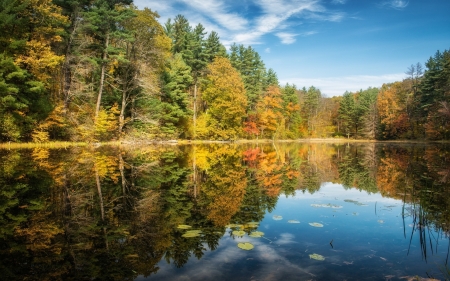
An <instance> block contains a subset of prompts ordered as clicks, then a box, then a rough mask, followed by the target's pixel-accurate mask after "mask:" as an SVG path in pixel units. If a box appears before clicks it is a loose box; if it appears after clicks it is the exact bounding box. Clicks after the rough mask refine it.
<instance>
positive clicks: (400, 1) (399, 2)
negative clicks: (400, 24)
mask: <svg viewBox="0 0 450 281" xmlns="http://www.w3.org/2000/svg"><path fill="white" fill-rule="evenodd" d="M408 4H409V1H405V0H390V1H386V2H383V3H382V4H381V5H382V6H388V7H390V8H393V9H397V10H402V9H404V8H406V7H407V6H408Z"/></svg>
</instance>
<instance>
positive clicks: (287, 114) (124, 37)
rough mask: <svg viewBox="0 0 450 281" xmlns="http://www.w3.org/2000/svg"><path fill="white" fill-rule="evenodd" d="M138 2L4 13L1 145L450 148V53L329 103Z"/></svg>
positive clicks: (78, 2) (88, 0)
mask: <svg viewBox="0 0 450 281" xmlns="http://www.w3.org/2000/svg"><path fill="white" fill-rule="evenodd" d="M132 2H133V1H132V0H114V1H111V0H3V1H2V2H1V3H0V28H1V30H2V33H1V34H0V142H30V141H32V142H48V141H80V142H101V141H111V140H126V141H145V140H173V139H186V140H227V141H228V140H239V139H249V140H255V139H273V140H275V139H298V138H312V137H314V138H329V137H336V138H338V137H341V138H353V139H379V140H393V139H422V140H424V139H426V140H448V139H450V51H449V50H444V51H437V52H436V53H435V54H434V55H432V56H431V57H430V58H429V59H428V60H427V61H426V62H425V63H424V66H422V64H421V63H415V64H412V65H411V66H410V67H405V69H406V72H405V76H406V77H407V78H406V79H404V80H403V81H398V82H395V83H389V84H384V85H382V86H381V87H380V88H368V89H364V90H363V89H361V90H360V91H358V92H353V93H352V92H345V93H343V95H342V96H337V97H326V96H324V95H322V93H321V91H320V90H319V89H318V88H316V87H314V86H309V85H307V86H306V87H305V86H304V85H300V86H297V85H293V84H285V85H280V83H279V81H278V78H277V75H276V73H275V71H274V70H273V69H271V68H266V66H265V64H264V62H263V61H262V59H261V56H260V55H259V54H258V52H256V51H255V49H254V48H252V47H251V46H244V45H237V44H232V45H231V46H230V47H229V48H228V49H227V48H226V47H225V46H224V45H223V44H222V43H221V41H220V37H219V34H218V33H217V32H215V31H211V32H209V33H208V32H206V31H205V27H204V26H203V25H202V24H201V23H198V24H197V25H195V24H192V23H190V22H189V21H188V20H187V19H186V17H184V16H183V15H178V16H176V17H175V18H174V19H173V20H172V19H169V20H168V21H167V22H166V23H164V24H161V23H159V22H158V18H159V16H158V13H157V12H156V11H152V10H151V9H149V8H145V9H142V10H141V9H138V8H137V7H136V6H134V5H133V3H132Z"/></svg>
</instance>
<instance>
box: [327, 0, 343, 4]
mask: <svg viewBox="0 0 450 281" xmlns="http://www.w3.org/2000/svg"><path fill="white" fill-rule="evenodd" d="M346 2H347V0H333V1H331V3H333V4H345V3H346Z"/></svg>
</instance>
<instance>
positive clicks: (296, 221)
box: [288, 220, 300, 223]
mask: <svg viewBox="0 0 450 281" xmlns="http://www.w3.org/2000/svg"><path fill="white" fill-rule="evenodd" d="M288 223H300V221H298V220H288Z"/></svg>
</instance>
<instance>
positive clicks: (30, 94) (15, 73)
mask: <svg viewBox="0 0 450 281" xmlns="http://www.w3.org/2000/svg"><path fill="white" fill-rule="evenodd" d="M43 94H44V85H43V83H41V82H39V81H36V80H33V78H32V77H31V75H29V74H28V72H27V71H26V70H24V69H21V68H20V67H19V66H17V65H16V64H15V63H14V61H13V59H12V58H10V57H7V56H5V55H3V54H0V120H1V121H0V140H3V141H19V140H21V139H27V138H29V136H30V133H31V130H32V129H33V128H32V126H33V123H34V122H35V121H36V120H40V119H42V118H44V117H45V115H46V114H47V113H48V112H49V110H50V108H49V104H48V101H47V99H46V96H44V95H43Z"/></svg>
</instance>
